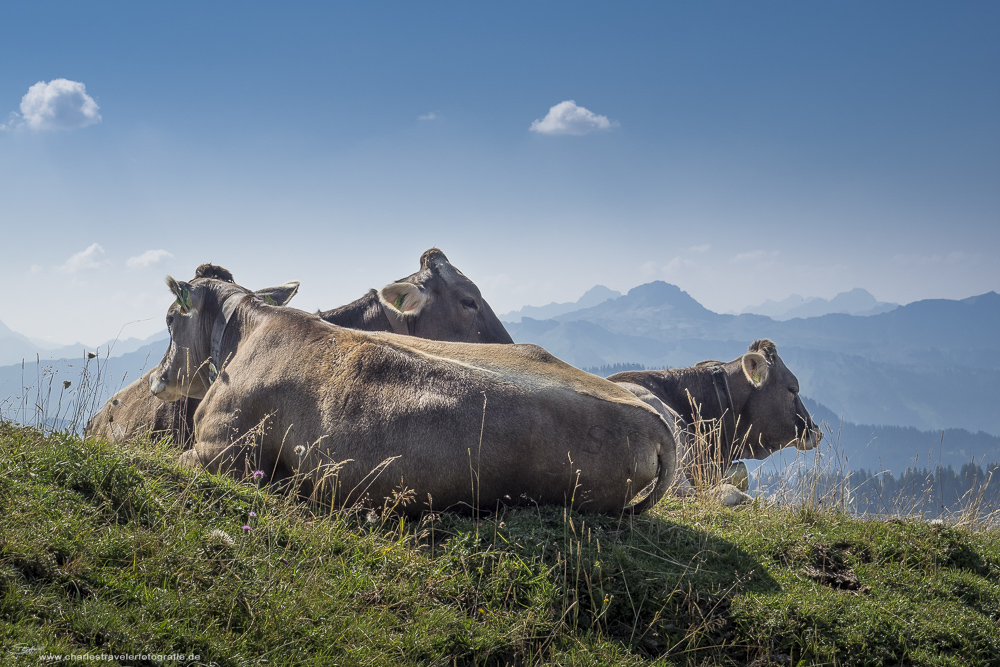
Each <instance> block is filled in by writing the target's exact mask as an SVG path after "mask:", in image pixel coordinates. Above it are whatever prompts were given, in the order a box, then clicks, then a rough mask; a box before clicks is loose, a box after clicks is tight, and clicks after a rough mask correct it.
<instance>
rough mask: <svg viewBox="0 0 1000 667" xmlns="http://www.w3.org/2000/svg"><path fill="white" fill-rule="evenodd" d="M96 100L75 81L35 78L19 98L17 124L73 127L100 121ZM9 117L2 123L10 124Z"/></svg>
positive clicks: (38, 128) (57, 127)
mask: <svg viewBox="0 0 1000 667" xmlns="http://www.w3.org/2000/svg"><path fill="white" fill-rule="evenodd" d="M98 108H99V107H98V106H97V102H95V101H94V98H92V97H91V96H90V95H88V94H87V87H86V86H84V85H83V84H82V83H80V82H79V81H70V80H69V79H53V80H52V81H49V82H48V83H46V82H44V81H39V82H38V83H36V84H35V85H33V86H32V87H31V88H28V92H27V93H26V94H25V96H24V97H22V98H21V118H22V121H21V122H20V123H18V125H26V126H27V127H28V128H30V129H32V130H74V129H77V128H80V127H86V126H88V125H93V124H95V123H100V122H101V114H99V113H97V110H98ZM12 124H13V121H11V122H10V123H8V124H7V125H6V126H5V127H8V128H9V127H11V126H12Z"/></svg>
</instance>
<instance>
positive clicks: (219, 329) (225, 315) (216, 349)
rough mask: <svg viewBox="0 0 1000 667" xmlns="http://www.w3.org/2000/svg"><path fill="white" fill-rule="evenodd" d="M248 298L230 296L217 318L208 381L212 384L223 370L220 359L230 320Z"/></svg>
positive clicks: (213, 330)
mask: <svg viewBox="0 0 1000 667" xmlns="http://www.w3.org/2000/svg"><path fill="white" fill-rule="evenodd" d="M248 296H250V295H249V294H247V293H246V292H237V293H236V294H230V295H229V296H228V297H226V300H225V301H223V302H222V308H220V309H219V314H218V315H216V316H215V322H214V323H213V324H212V348H211V356H210V357H209V365H208V381H209V383H210V384H211V383H213V382H215V379H216V378H217V377H219V370H220V369H221V368H222V359H220V358H219V355H220V354H221V353H222V337H223V336H225V335H226V328H227V327H228V326H229V320H230V319H231V318H232V316H233V313H235V312H236V307H237V306H238V305H240V303H241V302H242V301H243V299H245V298H247V297H248Z"/></svg>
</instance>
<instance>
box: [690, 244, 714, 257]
mask: <svg viewBox="0 0 1000 667" xmlns="http://www.w3.org/2000/svg"><path fill="white" fill-rule="evenodd" d="M711 249H712V244H711V243H706V244H704V245H696V246H691V247H690V248H688V252H693V253H697V254H699V255H703V254H705V253H706V252H708V251H709V250H711Z"/></svg>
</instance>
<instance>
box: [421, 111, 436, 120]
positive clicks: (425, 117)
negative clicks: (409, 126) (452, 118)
mask: <svg viewBox="0 0 1000 667" xmlns="http://www.w3.org/2000/svg"><path fill="white" fill-rule="evenodd" d="M437 117H438V115H437V114H436V113H434V112H433V111H431V112H430V113H425V114H424V115H422V116H417V119H418V120H436V119H437Z"/></svg>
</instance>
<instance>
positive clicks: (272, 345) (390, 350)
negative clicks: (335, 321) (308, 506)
mask: <svg viewBox="0 0 1000 667" xmlns="http://www.w3.org/2000/svg"><path fill="white" fill-rule="evenodd" d="M168 285H169V286H170V288H171V291H172V292H173V293H174V295H175V296H176V297H177V301H176V302H175V303H174V304H173V305H172V306H171V307H170V309H169V311H168V315H167V325H168V327H169V329H170V335H171V341H170V348H169V349H168V351H167V354H166V355H165V357H164V359H163V361H162V362H161V364H160V366H159V367H158V368H157V369H156V372H155V373H154V374H153V376H152V377H151V380H150V391H152V392H153V393H154V394H156V395H157V396H158V397H160V398H162V399H164V400H168V401H169V400H176V399H178V398H181V397H182V396H193V397H198V398H203V400H202V403H201V405H200V406H199V408H198V411H197V412H196V414H195V440H196V442H195V445H194V447H193V449H191V450H189V451H187V452H185V453H184V454H183V455H182V457H181V460H182V462H183V463H185V464H187V465H192V466H194V465H199V464H200V465H203V466H204V467H205V468H207V469H208V470H209V471H212V472H228V473H230V474H234V475H238V476H242V475H245V474H248V473H250V472H251V471H254V472H255V476H257V475H258V474H259V475H260V476H261V477H263V481H265V482H266V481H270V482H281V481H283V480H288V478H290V477H291V476H292V475H293V474H295V473H296V472H298V473H301V475H302V476H304V477H305V478H307V479H308V480H309V482H308V483H307V485H306V488H307V489H311V495H312V497H313V498H314V499H317V500H319V499H323V500H326V501H330V502H333V503H334V504H335V505H337V506H351V505H355V504H362V505H374V506H381V505H383V503H384V502H391V499H393V498H394V497H397V492H398V491H400V490H401V489H403V488H405V489H409V490H412V492H413V497H415V499H416V503H414V504H413V505H412V506H410V507H407V508H405V509H403V510H402V511H405V512H407V513H410V514H416V513H419V512H421V511H423V510H425V509H435V510H437V509H448V508H455V509H465V510H468V509H470V508H482V509H486V510H489V509H492V508H494V507H496V506H497V505H498V504H504V505H519V504H527V503H550V504H566V505H571V506H573V507H575V508H578V509H580V510H583V511H589V512H608V513H611V512H614V513H617V512H621V511H642V510H644V509H646V508H648V507H650V506H652V504H654V503H655V502H656V500H658V499H659V498H660V496H661V495H662V493H663V491H664V489H665V488H666V487H667V486H668V484H669V482H670V479H671V477H672V475H673V469H674V465H675V463H674V457H675V449H676V446H675V443H674V439H673V434H672V432H671V430H670V427H669V426H668V425H667V423H666V422H665V421H664V420H663V418H662V417H661V416H660V413H659V412H658V411H657V410H654V409H653V408H651V407H650V406H649V405H647V404H646V403H645V402H643V401H641V400H639V399H637V398H636V397H635V396H633V395H632V394H631V393H629V392H628V391H626V390H624V389H622V388H621V387H619V386H618V385H615V384H613V383H609V382H607V381H605V380H603V379H601V378H598V377H596V376H594V375H590V374H589V373H584V372H583V371H580V370H577V369H575V368H573V367H571V366H569V365H567V364H564V363H563V362H561V361H559V360H558V359H556V358H554V357H552V356H551V355H550V354H548V353H547V352H545V351H544V350H542V349H541V348H539V347H537V346H534V345H514V344H510V345H490V344H486V345H476V344H469V343H452V342H438V341H429V340H424V339H420V338H415V337H410V336H400V335H397V334H391V333H369V332H363V331H358V330H354V329H346V328H341V327H338V326H334V325H331V324H329V323H327V322H324V321H323V320H321V319H320V318H319V317H317V316H315V315H308V314H306V313H303V312H301V311H297V310H294V309H291V308H275V307H272V306H269V305H267V304H265V303H263V302H262V301H261V300H260V299H259V298H256V297H255V296H254V295H252V294H251V293H249V292H247V291H246V290H244V289H242V288H240V287H238V286H236V285H233V284H231V283H227V282H223V281H220V280H215V279H211V278H195V279H194V280H192V281H191V282H190V283H178V282H176V281H174V280H173V279H172V278H168ZM216 371H217V375H216ZM213 376H215V379H214V380H213ZM256 471H260V472H259V473H257V472H256ZM647 486H652V491H651V492H650V493H649V494H648V495H647V496H646V497H645V498H644V499H642V500H640V501H638V502H636V503H635V504H632V505H630V504H629V503H630V501H632V500H633V499H634V498H635V496H636V495H637V492H638V491H639V490H641V489H643V488H645V487H647Z"/></svg>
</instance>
